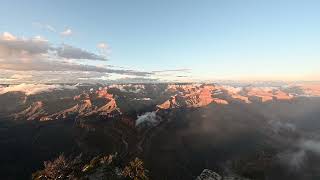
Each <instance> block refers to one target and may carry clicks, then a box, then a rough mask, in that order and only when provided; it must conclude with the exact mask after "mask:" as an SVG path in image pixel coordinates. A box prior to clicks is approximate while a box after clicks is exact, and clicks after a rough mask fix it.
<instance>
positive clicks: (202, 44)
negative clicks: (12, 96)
mask: <svg viewBox="0 0 320 180" xmlns="http://www.w3.org/2000/svg"><path fill="white" fill-rule="evenodd" d="M319 9H320V1H316V0H314V1H308V0H300V1H298V0H296V1H295V0H291V1H287V0H282V1H280V0H277V1H276V0H243V1H238V0H220V1H218V0H200V1H194V0H161V1H160V0H157V1H155V0H136V1H131V0H126V1H125V0H113V1H110V0H106V1H102V0H101V1H81V0H77V1H76V0H68V1H65V0H55V1H43V0H30V1H22V2H21V1H17V0H11V1H2V2H1V6H0V22H1V23H0V32H10V33H11V34H13V35H15V36H17V37H34V36H42V37H44V38H46V39H48V40H49V41H50V43H55V44H59V43H62V42H63V43H66V44H69V45H72V46H76V47H79V48H83V49H86V50H88V51H90V52H94V53H98V49H97V48H96V47H97V44H98V43H101V42H104V43H107V44H108V46H110V48H111V53H109V55H108V56H109V60H108V61H106V62H101V61H82V62H81V63H85V64H86V63H88V64H92V65H99V66H103V65H106V64H108V65H115V66H123V67H125V68H128V69H133V70H137V71H148V72H149V71H155V70H172V69H190V70H189V72H188V73H186V74H187V76H188V77H189V78H193V79H261V80H262V79H263V80H320V78H319V77H318V75H319V73H318V69H319V68H320V61H319V60H320V46H319V44H320V43H319V42H320V23H319V20H320V11H319ZM39 24H41V25H43V26H44V25H49V26H50V27H53V28H54V29H55V31H56V32H52V31H49V30H48V29H46V28H41V27H39V26H40V25H39ZM66 29H70V30H72V34H71V35H70V36H61V35H60V32H62V31H65V30H66ZM0 63H1V62H0Z"/></svg>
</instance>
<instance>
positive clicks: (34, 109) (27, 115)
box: [14, 101, 46, 121]
mask: <svg viewBox="0 0 320 180" xmlns="http://www.w3.org/2000/svg"><path fill="white" fill-rule="evenodd" d="M45 115H46V112H45V110H44V109H43V102H41V101H37V102H34V103H33V104H32V105H30V106H29V107H28V108H27V109H25V110H23V111H21V112H19V113H16V114H14V118H15V119H16V120H18V119H26V120H28V121H29V120H36V119H39V118H41V117H42V116H45Z"/></svg>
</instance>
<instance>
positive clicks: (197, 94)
mask: <svg viewBox="0 0 320 180" xmlns="http://www.w3.org/2000/svg"><path fill="white" fill-rule="evenodd" d="M215 90H217V88H216V87H215V86H214V85H170V86H168V88H167V91H170V92H175V93H176V95H174V96H172V97H171V98H170V99H169V100H167V101H165V102H164V103H162V104H160V105H158V106H157V107H158V108H159V109H174V108H180V107H185V108H198V107H203V106H207V105H209V104H210V103H213V102H214V103H216V104H228V102H227V100H224V99H220V98H215V97H214V95H213V92H214V91H215Z"/></svg>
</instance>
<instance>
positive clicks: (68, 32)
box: [60, 28, 73, 36]
mask: <svg viewBox="0 0 320 180" xmlns="http://www.w3.org/2000/svg"><path fill="white" fill-rule="evenodd" d="M72 33H73V32H72V30H71V29H69V28H68V29H65V30H64V31H62V32H61V33H60V34H61V35H62V36H70V35H72Z"/></svg>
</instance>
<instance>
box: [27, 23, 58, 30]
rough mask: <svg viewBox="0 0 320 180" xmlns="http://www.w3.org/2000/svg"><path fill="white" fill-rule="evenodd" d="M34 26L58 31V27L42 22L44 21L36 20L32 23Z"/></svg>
mask: <svg viewBox="0 0 320 180" xmlns="http://www.w3.org/2000/svg"><path fill="white" fill-rule="evenodd" d="M32 24H33V25H34V26H36V27H38V28H41V29H44V30H47V31H51V32H57V31H56V29H55V28H54V27H53V26H51V25H49V24H42V23H39V22H34V23H32Z"/></svg>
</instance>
